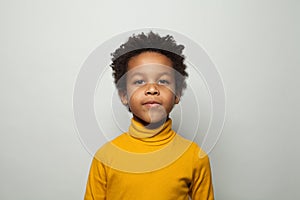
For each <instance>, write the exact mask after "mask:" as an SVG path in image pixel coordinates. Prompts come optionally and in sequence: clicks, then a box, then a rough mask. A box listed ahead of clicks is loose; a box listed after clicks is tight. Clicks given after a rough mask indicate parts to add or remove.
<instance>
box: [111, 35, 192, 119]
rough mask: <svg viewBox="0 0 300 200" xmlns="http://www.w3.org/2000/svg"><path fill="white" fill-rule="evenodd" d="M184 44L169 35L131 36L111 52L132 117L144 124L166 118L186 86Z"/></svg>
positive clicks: (120, 92)
mask: <svg viewBox="0 0 300 200" xmlns="http://www.w3.org/2000/svg"><path fill="white" fill-rule="evenodd" d="M183 49H184V46H183V45H177V44H176V42H175V41H174V39H173V37H172V36H169V35H167V36H165V37H161V36H159V35H158V34H155V33H153V32H149V33H148V34H147V35H146V34H144V33H141V34H139V35H133V36H132V37H130V38H129V39H128V41H127V42H126V43H124V44H123V45H121V46H120V48H118V49H117V50H116V51H115V52H114V53H112V56H113V58H112V64H111V67H112V69H113V76H114V79H115V83H116V86H117V89H118V92H119V95H120V98H121V100H122V103H123V104H124V105H126V106H128V108H129V110H130V111H131V112H132V113H133V116H134V118H136V119H137V120H139V121H141V122H144V123H146V124H153V123H159V122H161V121H163V120H164V119H166V118H167V117H168V114H169V113H170V112H171V110H172V108H173V106H174V104H177V103H178V102H179V98H180V96H181V95H182V91H183V89H184V88H185V87H186V82H185V78H186V77H187V76H188V74H187V72H186V71H185V69H186V65H185V64H184V56H183V55H182V50H183Z"/></svg>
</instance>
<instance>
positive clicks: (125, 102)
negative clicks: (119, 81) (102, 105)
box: [118, 90, 128, 106]
mask: <svg viewBox="0 0 300 200" xmlns="http://www.w3.org/2000/svg"><path fill="white" fill-rule="evenodd" d="M118 93H119V97H120V99H121V102H122V104H123V105H125V106H127V105H128V97H127V92H126V91H125V90H119V92H118Z"/></svg>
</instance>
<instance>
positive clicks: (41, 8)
mask: <svg viewBox="0 0 300 200" xmlns="http://www.w3.org/2000/svg"><path fill="white" fill-rule="evenodd" d="M126 7H127V8H126ZM299 11H300V4H299V1H296V0H294V1H292V0H290V1H284V0H282V1H271V0H269V1H266V0H264V1H258V0H255V1H239V0H236V1H234V0H230V1H220V0H219V1H214V0H210V1H189V2H188V1H185V3H184V1H161V0H160V1H157V0H152V1H145V2H142V1H122V2H121V1H120V2H119V3H117V2H114V1H70V0H69V1H67V0H63V1H58V0H54V1H33V0H28V1H21V0H18V1H17V0H16V1H1V2H0V25H1V26H0V29H1V31H0V44H1V45H0V56H1V59H0V66H1V67H0V88H1V89H0V91H1V94H0V97H1V98H0V122H1V126H0V134H1V135H0V157H1V165H0V177H1V178H0V199H5V200H18V199H28V200H29V199H30V200H32V199H43V200H48V199H49V200H53V199H64V200H67V199H70V200H71V199H72V200H74V199H82V197H83V194H84V190H85V183H86V178H87V173H88V170H89V165H90V160H91V156H90V154H89V153H88V152H87V151H86V149H85V148H84V146H83V145H82V144H81V142H80V139H79V137H78V134H77V132H76V128H75V123H74V119H73V110H72V94H73V87H74V83H75V80H76V76H77V74H78V73H79V70H80V67H81V65H82V63H83V62H84V60H85V59H86V58H87V56H88V55H89V54H90V53H91V52H92V51H93V50H94V49H95V48H96V47H97V46H99V45H100V44H101V43H102V42H104V41H106V40H107V39H109V38H111V37H112V36H114V35H117V34H119V33H121V32H124V31H129V30H133V29H138V28H144V27H157V28H163V29H170V30H174V31H177V32H180V33H182V34H184V35H186V36H188V37H189V38H191V39H193V40H194V41H195V42H197V43H199V44H200V45H201V46H202V47H203V48H204V49H205V50H206V51H207V52H208V54H209V56H210V57H211V59H212V60H213V62H214V63H215V64H216V66H217V67H218V69H219V71H220V73H221V75H222V78H223V81H224V85H225V89H226V96H227V104H226V109H227V117H226V122H225V126H224V129H223V132H222V135H221V137H220V139H219V141H218V143H217V145H216V146H215V148H214V149H213V151H212V152H211V153H210V154H209V155H210V158H211V165H212V169H213V179H214V187H215V194H216V199H223V200H247V199H249V200H265V199H273V200H281V199H299V198H300V195H299V191H298V187H299V185H300V180H299V178H300V177H299V172H298V169H299V168H300V160H299V151H300V148H299V146H298V143H299V139H300V136H299V133H300V125H299V124H300V123H299V122H298V121H299V113H300V106H299V102H300V94H299V89H298V88H299V84H300V81H299V78H298V77H299V75H300V73H299V72H300V70H299V64H300V56H299V52H300V48H299V46H300V43H299V41H300V39H299V35H300V29H299V28H300V22H299V19H300V14H299V13H300V12H299Z"/></svg>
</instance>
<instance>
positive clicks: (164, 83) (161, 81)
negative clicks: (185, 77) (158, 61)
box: [158, 79, 170, 85]
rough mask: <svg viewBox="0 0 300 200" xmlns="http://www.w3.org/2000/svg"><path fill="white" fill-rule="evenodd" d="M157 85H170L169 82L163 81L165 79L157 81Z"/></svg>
mask: <svg viewBox="0 0 300 200" xmlns="http://www.w3.org/2000/svg"><path fill="white" fill-rule="evenodd" d="M158 84H160V85H169V84H170V81H168V80H165V79H162V80H159V81H158Z"/></svg>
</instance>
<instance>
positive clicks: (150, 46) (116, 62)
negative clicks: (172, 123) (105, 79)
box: [110, 31, 188, 95]
mask: <svg viewBox="0 0 300 200" xmlns="http://www.w3.org/2000/svg"><path fill="white" fill-rule="evenodd" d="M183 49H184V46H183V45H178V44H176V42H175V40H174V38H173V36H170V35H166V36H164V37H161V36H160V35H159V34H157V33H153V32H152V31H150V32H149V33H148V34H145V33H144V32H142V33H140V34H138V35H135V34H133V35H132V36H131V37H129V39H128V41H127V42H126V43H124V44H122V45H121V46H120V48H118V49H116V50H115V52H113V53H112V54H111V56H112V63H111V65H110V66H111V67H112V69H113V77H114V82H115V84H116V86H117V89H118V90H119V91H124V90H126V86H125V85H126V84H125V82H124V81H125V80H126V79H124V78H122V77H123V76H124V75H125V74H126V72H127V68H128V62H129V60H130V59H131V58H132V57H134V56H137V55H139V54H141V53H143V52H157V53H160V54H162V55H165V56H166V57H168V58H169V59H170V60H171V61H172V64H173V65H172V67H173V68H174V69H175V70H176V71H177V72H179V73H176V75H175V76H176V77H175V80H176V84H175V85H176V93H177V95H182V91H183V89H185V88H186V82H185V78H186V77H188V73H187V72H186V71H185V69H186V65H185V64H184V59H185V56H184V55H183V54H182V51H183Z"/></svg>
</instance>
